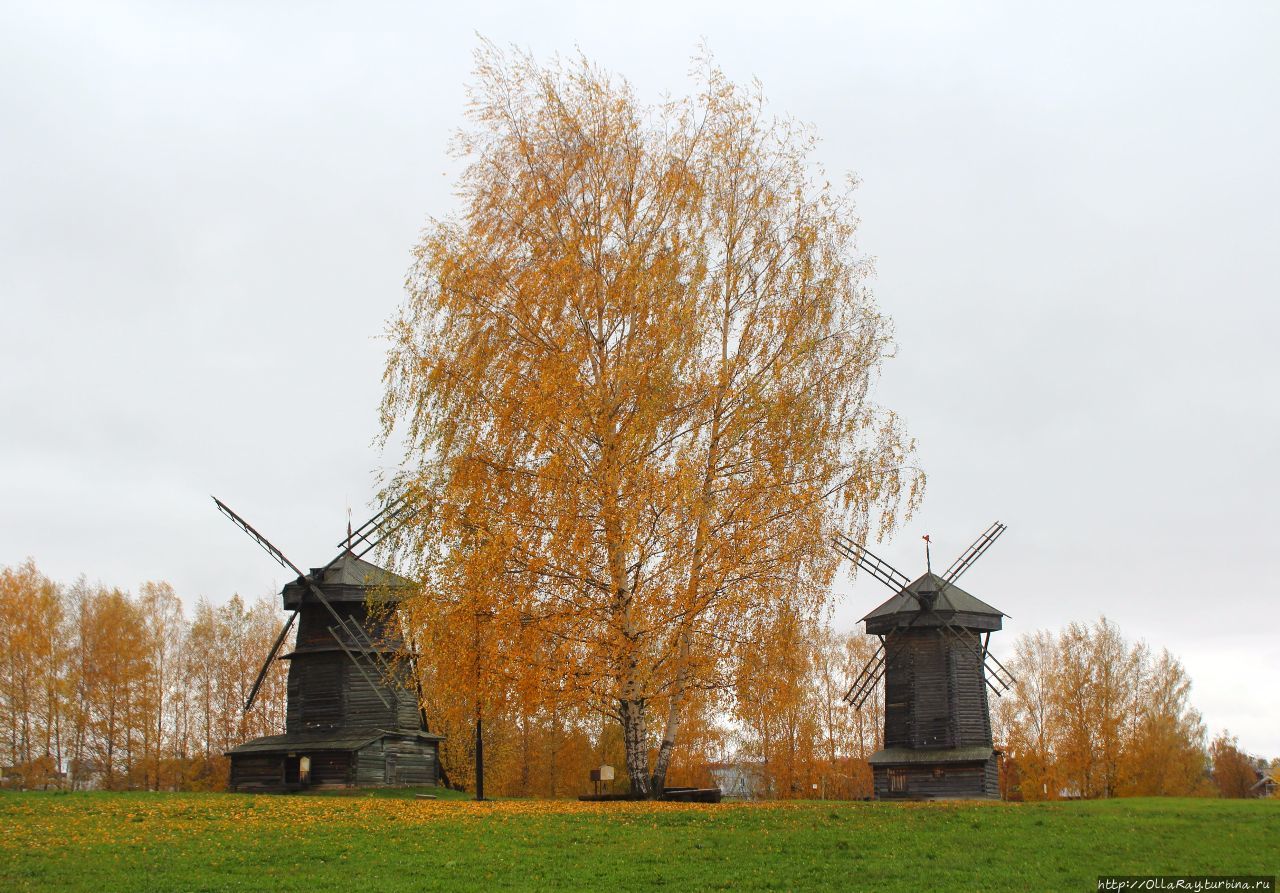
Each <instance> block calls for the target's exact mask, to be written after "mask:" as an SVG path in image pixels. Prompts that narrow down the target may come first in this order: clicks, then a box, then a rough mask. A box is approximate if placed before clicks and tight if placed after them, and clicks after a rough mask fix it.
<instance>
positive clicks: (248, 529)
mask: <svg viewBox="0 0 1280 893" xmlns="http://www.w3.org/2000/svg"><path fill="white" fill-rule="evenodd" d="M213 501H214V502H215V503H217V506H218V511H220V512H222V514H224V515H226V516H227V517H228V518H230V519H231V521H232V523H234V524H235V525H236V526H237V527H239V528H240V529H241V530H243V531H244V532H245V533H247V534H249V536H250V538H251V539H252V540H253V541H254V542H255V543H257V544H258V545H259V546H261V547H262V548H263V550H264V551H265V552H266V553H267V554H268V555H270V556H271V557H272V558H274V559H275V560H276V562H277V563H278V564H279V565H280V566H281V567H283V568H284V569H285V570H291V571H293V572H294V573H295V574H297V575H298V576H299V577H302V576H305V575H304V574H303V573H302V571H301V570H299V568H298V566H297V565H296V564H294V563H293V562H292V561H290V560H289V559H288V558H285V557H284V553H283V552H281V551H280V550H279V549H277V548H276V547H275V546H273V545H272V544H271V541H270V540H268V539H267V538H266V537H265V536H263V535H262V534H260V533H258V531H256V530H254V529H253V525H252V524H250V523H249V522H248V521H246V520H245V519H244V518H241V517H240V516H239V515H237V514H236V513H235V512H233V511H232V510H231V509H230V508H229V507H228V506H227V504H226V503H225V502H223V501H222V500H221V499H219V498H218V497H216V496H215V497H213Z"/></svg>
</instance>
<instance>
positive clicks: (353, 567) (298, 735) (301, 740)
mask: <svg viewBox="0 0 1280 893" xmlns="http://www.w3.org/2000/svg"><path fill="white" fill-rule="evenodd" d="M214 502H215V503H217V506H218V510H219V511H221V512H222V513H223V514H224V515H226V516H227V517H228V518H230V519H231V520H232V522H234V523H235V525H236V526H237V527H239V528H240V529H241V530H243V531H244V532H245V533H247V534H248V535H249V536H250V538H252V539H253V540H254V542H256V543H257V544H258V545H259V546H261V547H262V548H263V549H264V550H265V551H266V553H267V554H268V555H270V556H271V557H272V558H273V559H275V560H276V561H277V562H278V563H279V564H280V565H281V566H282V567H284V568H286V569H287V570H289V571H291V572H293V573H294V574H295V575H296V577H297V578H296V579H295V580H293V581H292V582H290V583H288V584H286V585H285V587H284V589H283V590H282V591H281V593H280V595H281V598H282V599H283V602H284V608H285V610H287V611H289V612H291V613H290V615H289V619H288V620H287V621H286V622H285V624H284V626H283V627H282V628H281V630H280V634H279V635H278V636H276V639H275V643H274V645H272V647H271V650H270V651H269V652H268V654H267V656H266V660H265V661H263V664H262V669H261V671H260V672H259V673H258V677H257V679H256V680H255V681H254V684H253V687H252V689H251V690H250V692H249V697H248V698H247V699H246V701H245V705H244V709H245V711H246V712H247V711H248V710H250V709H251V708H252V707H253V703H254V700H255V699H256V698H257V696H258V691H259V689H260V688H261V687H262V681H263V679H265V678H266V675H267V672H268V671H269V670H270V668H271V664H272V662H273V661H275V660H277V659H279V660H287V661H289V683H288V704H287V708H286V719H285V734H283V735H270V736H267V737H264V738H255V739H253V740H252V741H246V742H245V743H244V744H241V745H239V746H237V747H233V748H232V749H231V750H229V751H228V752H227V755H228V756H229V757H230V758H231V781H230V785H231V788H232V789H233V790H296V789H298V788H303V787H308V786H311V787H376V786H383V785H395V784H436V783H438V778H439V768H438V767H439V759H438V757H439V742H440V740H441V736H439V735H433V734H431V733H430V732H428V731H427V727H426V722H425V717H424V716H423V714H422V712H421V710H420V709H419V706H418V699H417V697H416V696H415V695H414V693H413V691H412V689H411V682H410V680H411V679H412V667H411V666H410V665H409V664H408V662H407V661H403V660H402V661H399V662H397V660H396V658H397V657H398V656H403V655H400V654H399V652H401V651H402V649H403V643H402V641H401V639H400V637H399V635H398V634H397V633H396V632H395V630H394V629H392V628H389V627H388V625H387V624H386V623H385V621H384V620H383V619H382V617H381V616H380V615H370V613H369V607H368V602H369V595H370V593H371V592H377V593H378V594H379V595H380V596H382V597H383V598H384V599H385V600H386V601H387V602H389V603H390V604H389V607H390V608H392V609H394V604H395V602H396V601H397V600H398V596H399V594H400V593H403V592H404V591H405V590H406V589H407V588H408V587H409V586H410V585H411V584H410V583H409V581H408V580H405V579H403V578H401V577H397V576H396V575H395V574H392V573H390V572H389V571H386V570H384V569H383V568H380V567H378V566H377V565H374V564H371V563H370V562H368V561H365V560H363V557H364V556H365V555H367V554H368V553H369V552H370V551H371V550H372V549H373V548H374V547H376V546H377V545H378V544H379V543H380V542H381V541H382V540H383V538H385V536H386V535H387V534H389V533H390V532H391V531H392V530H394V529H395V527H397V526H399V525H400V524H402V523H404V521H406V520H407V516H408V514H409V510H408V508H407V503H405V502H404V501H397V502H394V503H392V504H390V505H388V506H387V507H386V508H384V509H383V510H382V511H380V512H379V513H378V514H376V515H374V517H373V518H371V519H369V520H368V521H366V522H365V523H364V524H362V525H360V527H359V528H357V529H356V530H354V531H353V530H351V529H350V525H348V531H347V537H346V539H344V540H343V541H342V542H340V543H339V544H338V548H339V549H340V551H339V552H338V554H337V555H336V556H335V557H334V558H333V560H331V561H330V562H329V563H328V564H326V565H325V566H324V567H319V568H312V569H311V571H310V572H309V573H303V572H302V570H301V569H300V568H299V567H298V566H297V565H295V564H294V563H293V562H292V561H290V560H289V559H288V558H286V557H285V555H284V553H283V552H281V551H280V550H279V549H277V548H276V547H275V546H274V545H272V544H271V542H270V541H269V540H267V538H266V537H264V536H263V535H262V534H260V533H259V532H258V531H257V530H255V529H254V528H253V527H252V526H251V525H250V524H249V523H248V522H247V521H245V520H244V519H243V518H241V517H240V516H239V515H237V514H236V513H235V512H233V511H232V510H231V509H230V508H229V507H227V505H226V504H225V503H223V502H222V501H221V500H218V499H216V498H215V499H214ZM387 615H388V616H393V615H394V610H391V611H388V612H387ZM295 621H297V622H298V633H297V638H296V641H295V644H294V649H293V651H292V652H290V653H289V654H284V655H281V654H280V649H281V648H282V647H283V646H284V643H285V640H286V638H287V637H288V635H289V631H290V629H292V628H293V625H294V622H295Z"/></svg>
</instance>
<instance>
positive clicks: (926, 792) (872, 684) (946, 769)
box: [835, 521, 1014, 799]
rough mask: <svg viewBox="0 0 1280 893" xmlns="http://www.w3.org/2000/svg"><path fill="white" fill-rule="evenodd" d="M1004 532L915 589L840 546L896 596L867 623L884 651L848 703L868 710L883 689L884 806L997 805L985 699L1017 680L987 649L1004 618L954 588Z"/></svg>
mask: <svg viewBox="0 0 1280 893" xmlns="http://www.w3.org/2000/svg"><path fill="white" fill-rule="evenodd" d="M1004 530H1005V526H1004V525H1003V524H1001V523H1000V522H999V521H997V522H996V523H995V524H992V525H991V527H990V528H988V529H987V531H986V532H985V533H983V534H982V536H980V537H978V539H977V540H976V541H975V542H974V544H973V545H972V546H970V547H969V548H968V549H967V550H966V551H965V552H964V554H963V555H961V556H960V557H959V558H957V559H956V561H955V563H953V564H952V565H951V567H950V568H948V569H947V571H946V573H944V574H943V575H942V576H941V577H939V576H938V575H937V574H934V573H933V571H932V569H931V568H930V569H928V570H926V571H925V573H924V575H923V576H921V577H920V578H918V579H916V580H909V579H908V578H907V577H906V575H905V574H902V573H901V572H899V571H898V570H897V569H895V568H893V567H892V566H890V565H889V564H888V563H887V562H885V561H883V560H881V559H880V558H877V557H876V556H875V555H873V554H872V553H871V552H870V551H869V550H867V548H866V547H864V546H862V545H860V544H859V543H857V542H854V541H853V540H852V539H849V538H848V537H845V536H840V535H837V536H836V541H835V547H836V551H837V552H839V553H840V554H841V555H842V556H843V557H845V558H848V559H849V560H850V561H852V562H854V563H855V564H856V565H857V566H858V567H860V568H861V569H862V570H864V571H866V572H867V573H869V574H871V576H873V577H875V578H876V579H877V580H879V581H880V582H881V583H884V584H885V585H886V586H888V587H889V588H890V589H892V590H893V592H894V595H893V597H892V598H890V599H889V600H888V601H886V602H885V603H884V604H882V605H880V606H879V607H877V608H876V609H875V610H874V611H872V612H871V613H869V614H867V616H865V617H863V618H862V619H863V622H864V623H865V624H866V629H867V634H868V635H873V636H877V637H878V638H879V639H880V647H879V648H878V649H877V650H876V653H875V655H874V656H873V657H872V658H871V660H870V661H869V662H868V663H867V665H866V666H865V667H863V669H862V672H861V673H860V674H859V675H858V677H857V678H856V679H855V681H854V683H853V685H852V686H851V687H850V689H849V691H848V692H847V693H846V694H845V696H844V699H845V701H846V702H847V703H849V704H850V705H852V706H854V707H861V706H862V704H863V703H865V702H866V700H867V699H868V698H870V697H871V695H872V694H873V693H874V692H875V691H876V687H877V686H878V684H879V682H880V680H881V679H883V680H884V692H885V695H884V700H885V706H884V748H883V749H882V750H880V751H877V752H876V753H875V754H873V755H872V756H871V758H870V760H869V762H870V763H871V772H872V778H873V782H874V791H875V796H876V797H877V798H883V799H940V798H948V797H999V796H1000V786H999V764H998V759H999V756H1000V754H999V752H998V751H996V750H995V748H994V746H993V744H992V740H991V713H990V709H989V705H988V701H987V691H988V690H990V691H992V692H994V693H995V694H996V695H997V696H999V695H1001V694H1002V693H1003V692H1005V691H1008V689H1009V688H1010V687H1011V686H1012V685H1013V682H1014V679H1013V677H1012V676H1011V675H1010V673H1009V671H1008V670H1006V669H1005V668H1004V666H1003V665H1002V664H1001V663H1000V662H999V661H998V660H996V658H995V656H994V655H992V654H991V652H990V651H989V650H988V645H989V643H990V640H991V633H993V632H995V631H997V630H999V629H1000V627H1001V618H1002V617H1004V616H1005V615H1004V614H1003V613H1002V612H1001V611H999V610H997V609H996V608H993V607H991V605H988V604H987V603H986V602H984V601H982V600H980V599H978V598H975V597H974V596H972V595H970V594H969V593H967V592H965V591H964V590H963V589H961V588H960V587H959V586H956V585H955V583H956V580H958V579H959V578H960V575H961V574H963V573H964V572H965V571H966V570H968V569H969V568H970V567H972V566H973V563H974V562H975V561H977V560H978V558H979V557H981V555H982V554H983V553H984V552H985V551H986V550H987V549H988V548H989V547H990V546H991V544H992V543H994V542H995V541H996V539H997V538H998V537H999V536H1000V534H1002V533H1004ZM926 548H927V547H926ZM926 555H927V553H926Z"/></svg>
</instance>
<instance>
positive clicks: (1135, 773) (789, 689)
mask: <svg viewBox="0 0 1280 893" xmlns="http://www.w3.org/2000/svg"><path fill="white" fill-rule="evenodd" d="M281 620H282V616H281V614H280V612H279V611H278V610H277V609H276V607H275V600H274V599H265V598H264V599H259V600H258V601H257V602H255V603H254V604H252V605H246V604H245V603H244V601H242V600H241V599H240V598H239V597H238V596H234V597H232V598H231V599H230V600H229V601H228V602H227V603H226V604H224V605H222V606H220V607H215V606H213V605H212V604H210V603H209V602H208V601H205V600H203V599H202V600H201V601H199V602H198V603H197V604H196V606H195V609H194V612H193V614H192V615H191V616H190V617H188V616H186V614H185V613H184V610H183V605H182V602H181V600H180V599H179V598H178V596H177V594H176V593H175V592H174V590H173V588H172V587H171V586H169V584H167V583H144V584H143V585H142V586H140V587H139V588H138V591H137V592H136V593H128V592H124V591H121V590H119V589H114V588H108V587H104V586H101V585H97V584H90V583H88V582H87V581H85V580H84V579H81V580H78V581H76V582H75V583H73V584H70V585H60V584H58V583H56V582H54V581H52V580H50V579H48V578H47V577H45V576H44V575H43V574H41V573H40V571H39V570H38V569H37V568H36V566H35V564H34V563H33V562H31V561H28V562H26V563H24V564H22V565H20V566H18V567H13V568H0V734H2V735H3V740H2V742H0V746H2V748H3V749H2V750H0V771H2V774H3V778H2V779H0V780H2V781H3V783H4V784H5V785H6V786H10V787H22V788H27V789H32V788H42V787H60V788H72V789H83V788H89V787H100V788H107V789H124V788H134V789H139V788H145V789H152V790H199V789H202V790H208V789H220V788H222V787H224V786H225V784H226V777H227V761H226V759H225V757H224V756H223V753H224V752H225V751H226V750H227V749H228V748H230V747H232V746H234V745H235V744H238V743H240V742H242V741H244V740H246V739H248V738H252V737H255V736H258V735H268V734H276V733H279V732H281V731H283V730H284V721H285V695H286V673H287V664H286V663H285V662H277V663H276V664H275V665H274V666H273V668H272V670H271V672H270V673H269V674H268V676H267V678H266V681H265V682H264V685H263V687H262V690H261V691H260V693H259V696H258V699H257V702H256V703H255V705H254V708H253V710H252V711H251V712H250V713H249V714H247V715H246V714H245V713H244V712H243V710H242V707H243V704H244V700H245V697H246V696H247V694H248V691H249V688H250V686H251V685H252V684H253V681H254V678H255V676H256V675H257V671H258V668H259V666H260V662H261V660H262V657H263V655H264V654H265V653H266V652H267V650H268V648H269V647H270V645H271V642H272V640H273V638H274V636H275V634H276V632H277V630H278V628H279V624H280V622H281ZM437 633H438V635H440V636H449V637H453V638H454V639H455V641H456V640H457V639H458V638H460V634H459V631H458V630H453V629H447V630H438V631H437ZM477 633H478V631H473V635H472V636H467V637H466V638H467V639H468V640H471V639H472V638H473V637H474V636H475V635H476V634H477ZM476 641H482V640H481V639H478V638H477V639H476ZM417 644H418V648H419V655H420V660H419V672H420V673H421V675H422V681H423V687H422V690H423V692H424V693H425V694H424V697H425V703H424V707H425V712H426V714H427V716H428V719H429V723H430V725H431V728H432V731H435V732H439V733H442V734H444V735H446V741H445V743H444V746H443V748H442V750H441V763H442V767H443V768H444V770H445V772H446V775H447V778H448V780H449V783H450V784H452V785H454V786H456V787H461V788H465V789H473V788H474V784H475V779H474V740H475V739H474V732H475V720H476V718H477V715H479V716H481V717H482V718H483V722H484V728H485V745H486V746H485V764H486V773H485V778H486V789H487V792H488V793H490V794H492V795H497V796H533V797H566V796H575V795H577V794H580V793H583V792H585V791H587V790H589V789H590V787H591V783H590V782H589V780H588V778H589V772H590V770H591V769H593V768H595V767H597V766H600V765H602V764H608V765H612V766H614V767H616V768H617V770H618V773H617V780H616V781H615V789H621V786H622V785H625V772H624V771H622V767H623V766H624V762H623V761H624V747H623V742H622V735H621V726H620V724H619V723H618V721H617V719H616V717H612V716H609V715H607V714H602V713H601V712H600V711H598V710H593V709H589V708H587V707H585V706H584V705H583V701H582V699H581V697H579V696H578V694H577V692H576V691H575V689H574V687H573V685H572V684H570V683H571V680H568V679H561V680H558V681H557V680H555V679H551V680H547V679H546V678H541V679H539V681H538V684H537V685H534V684H532V682H531V677H529V676H528V675H525V674H522V673H520V672H519V671H518V670H508V671H505V672H487V673H485V674H484V683H483V687H482V690H478V689H477V687H476V685H475V680H476V678H478V677H477V674H476V666H475V665H473V664H472V663H471V662H470V661H458V660H456V659H455V658H456V657H457V652H456V650H455V651H449V650H447V649H433V648H432V647H431V642H430V641H423V642H419V643H417ZM874 645H875V640H874V639H872V638H870V637H868V636H864V635H861V634H857V633H837V632H835V631H833V630H831V629H830V628H829V626H827V625H826V624H822V623H814V622H811V621H807V620H803V619H800V618H797V617H794V616H788V615H786V614H785V613H784V614H782V615H780V616H775V617H773V618H771V619H769V620H768V621H767V622H765V623H764V624H763V625H762V626H761V627H760V628H758V629H756V630H755V631H754V632H753V634H752V636H751V639H750V641H744V642H740V643H737V646H738V648H739V650H740V654H739V658H738V659H737V660H736V661H735V662H734V664H733V667H734V669H733V671H732V674H731V675H730V676H728V677H726V678H723V679H720V680H719V681H718V682H719V684H717V685H714V686H708V687H706V689H704V690H701V691H699V692H698V694H697V696H696V697H695V698H694V699H693V700H692V702H691V703H690V704H689V709H688V710H687V711H686V714H685V718H684V721H683V724H682V739H683V740H682V745H681V747H680V748H679V749H678V750H677V751H676V754H675V756H674V758H673V761H672V766H671V771H670V773H669V776H668V783H669V784H672V785H690V786H699V787H702V786H710V785H717V786H720V787H722V788H725V789H726V791H727V792H729V793H731V794H736V795H738V796H748V797H762V798H764V797H767V798H804V797H826V798H829V799H858V798H863V797H869V796H870V795H871V773H870V769H869V767H868V765H867V762H866V759H867V757H869V756H870V755H871V754H872V753H874V752H875V751H876V750H877V749H879V748H880V746H881V734H882V724H883V709H884V705H883V689H882V688H881V691H880V692H877V693H876V694H875V695H874V696H873V697H871V698H870V699H868V701H867V702H866V703H865V704H863V705H862V708H861V709H858V710H855V709H853V708H851V707H849V706H848V705H847V704H845V703H844V701H843V696H844V694H845V692H847V691H848V690H849V687H850V686H851V685H852V684H853V681H854V680H855V678H856V677H857V675H858V673H859V672H860V671H861V669H862V667H863V665H864V664H865V663H866V661H867V659H868V658H869V657H870V656H871V652H872V650H873V648H874ZM444 655H448V656H449V659H448V660H445V659H444V658H443V657H438V656H444ZM515 658H516V659H514V660H509V661H508V662H507V663H506V664H505V666H507V667H512V668H518V667H519V666H520V665H521V664H522V663H523V662H527V661H522V660H521V659H520V656H519V655H515ZM487 659H488V658H487V657H486V660H487ZM1006 663H1007V665H1008V666H1009V668H1010V669H1011V670H1012V671H1013V672H1014V674H1015V675H1016V677H1017V678H1018V683H1017V685H1016V687H1015V688H1014V690H1013V691H1011V692H1009V693H1007V694H1006V695H1005V696H1004V697H1003V698H996V697H994V696H993V697H992V698H991V701H992V721H993V725H994V731H995V736H996V745H997V747H1000V748H1002V749H1003V750H1004V752H1005V760H1004V770H1005V771H1004V777H1003V778H1002V784H1003V786H1004V789H1005V793H1006V795H1007V796H1010V797H1014V798H1022V799H1046V798H1047V799H1056V798H1064V797H1085V798H1094V797H1122V796H1146V795H1213V794H1220V795H1222V796H1247V795H1249V794H1250V793H1251V789H1252V788H1253V786H1254V785H1255V784H1256V782H1257V779H1258V778H1259V771H1260V769H1261V768H1262V767H1265V763H1264V762H1263V761H1260V760H1258V759H1257V758H1253V757H1249V756H1248V755H1247V754H1246V753H1245V752H1243V751H1242V750H1241V749H1240V747H1239V745H1238V743H1237V742H1236V741H1235V739H1233V738H1231V737H1230V736H1229V735H1227V734H1226V733H1223V734H1222V735H1220V736H1218V737H1217V738H1216V739H1215V740H1214V741H1213V742H1212V743H1207V742H1206V734H1205V727H1204V723H1203V721H1202V719H1201V716H1200V714H1199V713H1198V712H1197V711H1196V710H1195V708H1194V707H1193V706H1192V705H1191V703H1190V687H1191V682H1190V679H1189V678H1188V677H1187V674H1186V671H1185V669H1184V668H1183V667H1182V665H1181V664H1180V663H1179V662H1178V660H1177V659H1176V658H1174V657H1173V656H1172V655H1170V654H1169V653H1168V652H1167V651H1164V650H1161V651H1158V652H1157V651H1153V650H1152V649H1151V648H1149V647H1148V646H1147V645H1146V644H1144V643H1141V642H1137V643H1133V642H1129V641H1127V640H1126V639H1125V638H1124V637H1123V636H1122V635H1121V633H1120V631H1119V630H1118V629H1117V627H1116V626H1115V625H1114V624H1113V623H1111V622H1110V621H1107V620H1105V619H1101V620H1099V621H1098V622H1096V623H1094V624H1091V625H1086V624H1071V625H1070V626H1068V627H1067V628H1066V629H1064V630H1062V631H1061V632H1059V633H1057V634H1053V633H1049V632H1044V631H1041V632H1036V633H1032V634H1029V635H1023V636H1021V637H1019V638H1018V639H1016V640H1015V641H1014V643H1013V654H1012V657H1011V658H1010V659H1009V660H1007V661H1006ZM652 706H653V708H654V709H655V710H656V711H658V712H661V711H662V710H663V709H665V706H666V705H664V704H661V703H655V704H654V705H652ZM653 745H654V746H655V747H656V745H657V741H654V742H653Z"/></svg>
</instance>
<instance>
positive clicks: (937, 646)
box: [884, 629, 991, 748]
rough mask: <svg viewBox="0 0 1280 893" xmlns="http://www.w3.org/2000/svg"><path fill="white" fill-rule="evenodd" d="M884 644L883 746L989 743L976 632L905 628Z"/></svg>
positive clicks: (982, 676)
mask: <svg viewBox="0 0 1280 893" xmlns="http://www.w3.org/2000/svg"><path fill="white" fill-rule="evenodd" d="M886 644H887V651H886V660H887V662H888V663H887V667H886V671H885V728H884V746H885V747H912V748H917V747H923V748H935V747H970V746H973V747H978V746H985V747H990V746H991V715H990V712H989V705H988V702H987V686H986V682H985V677H984V671H983V664H982V660H981V654H980V652H979V650H978V637H977V636H976V635H974V634H973V633H971V632H969V631H968V630H961V631H960V636H959V637H957V636H956V635H953V634H952V633H949V632H944V631H942V630H939V629H909V630H904V631H901V632H897V633H894V634H892V635H890V636H889V637H888V639H887V643H886Z"/></svg>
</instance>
